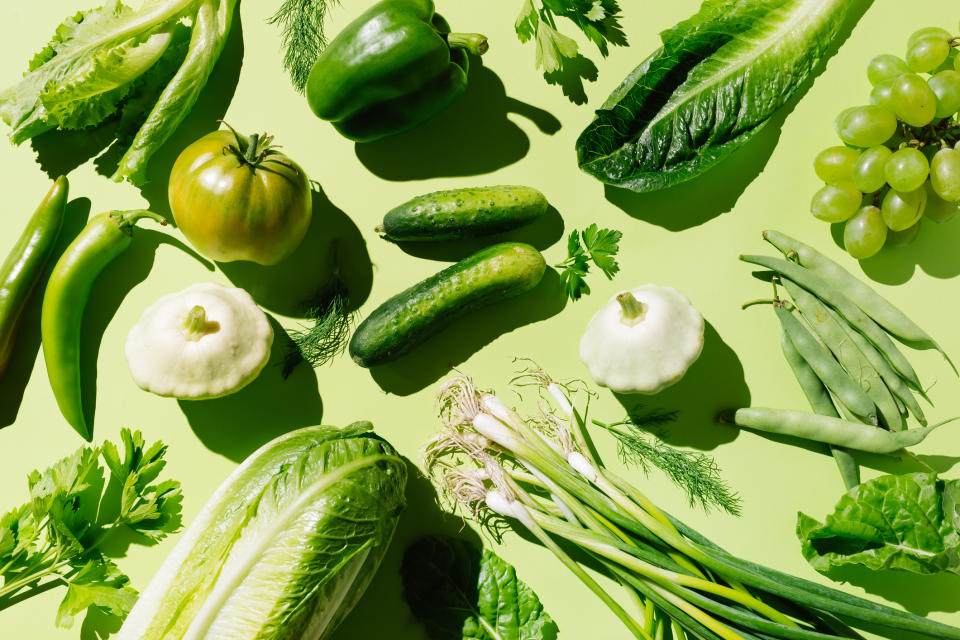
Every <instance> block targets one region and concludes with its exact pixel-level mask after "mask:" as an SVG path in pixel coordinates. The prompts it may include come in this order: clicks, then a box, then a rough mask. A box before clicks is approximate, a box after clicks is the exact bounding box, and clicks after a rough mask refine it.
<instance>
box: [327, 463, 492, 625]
mask: <svg viewBox="0 0 960 640" xmlns="http://www.w3.org/2000/svg"><path fill="white" fill-rule="evenodd" d="M407 471H408V473H409V474H410V476H409V479H408V480H407V490H406V498H407V506H406V509H405V510H404V512H403V514H402V515H401V516H400V522H399V524H398V525H397V531H396V533H395V534H394V536H393V541H392V542H391V544H390V549H389V550H388V551H387V554H386V556H385V557H384V559H383V562H382V563H381V565H380V568H379V570H378V571H377V574H376V577H375V578H374V579H373V582H371V583H370V587H369V588H368V589H367V591H366V593H364V595H363V597H362V598H361V599H360V601H359V602H358V603H357V606H356V607H355V608H354V610H353V611H352V612H351V613H350V614H349V615H348V616H347V618H346V619H345V620H344V621H343V624H342V625H341V626H340V627H339V628H338V629H337V630H336V631H335V632H334V634H333V636H332V640H366V639H367V638H380V637H382V636H383V632H384V621H385V620H389V621H390V622H389V626H390V634H389V635H390V638H392V639H395V640H426V638H427V635H426V632H425V631H424V628H423V626H422V625H421V624H420V623H419V622H418V621H417V620H416V619H415V618H414V617H413V614H412V613H411V612H410V609H409V607H408V606H407V604H406V601H405V600H404V597H403V582H402V579H401V574H400V567H401V565H402V564H403V554H404V552H405V551H406V550H407V547H409V546H410V544H411V543H413V542H414V541H416V540H419V539H420V538H421V537H423V536H426V535H446V536H452V537H455V538H460V539H463V540H468V541H470V542H473V543H475V544H477V545H481V546H482V544H483V543H482V541H481V540H480V537H479V536H478V535H477V534H476V532H474V531H473V529H470V528H469V527H467V526H466V524H464V522H463V520H462V519H461V518H460V517H458V516H455V515H452V514H449V513H446V512H445V511H443V510H442V509H441V508H440V506H439V505H438V504H437V494H436V492H435V491H434V488H433V485H432V484H431V483H430V480H428V479H427V478H426V477H424V476H423V475H422V474H421V473H420V471H419V470H418V469H417V468H416V466H415V465H414V464H413V463H412V462H410V461H409V460H407Z"/></svg>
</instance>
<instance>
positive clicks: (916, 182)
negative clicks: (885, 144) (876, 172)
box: [883, 147, 930, 191]
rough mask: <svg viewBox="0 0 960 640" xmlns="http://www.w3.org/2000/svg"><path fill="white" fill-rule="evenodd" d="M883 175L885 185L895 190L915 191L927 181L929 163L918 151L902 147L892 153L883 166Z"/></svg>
mask: <svg viewBox="0 0 960 640" xmlns="http://www.w3.org/2000/svg"><path fill="white" fill-rule="evenodd" d="M883 174H884V175H885V176H886V178H887V184H889V185H890V186H891V187H893V188H894V189H895V190H897V191H915V190H916V189H919V188H920V187H922V186H923V183H924V182H926V181H927V176H928V175H930V163H929V162H928V161H927V157H926V156H925V155H923V153H921V152H920V151H919V150H917V149H914V148H913V147H904V148H903V149H900V150H898V151H894V152H893V154H892V155H891V156H890V158H889V159H888V160H887V162H886V164H884V165H883Z"/></svg>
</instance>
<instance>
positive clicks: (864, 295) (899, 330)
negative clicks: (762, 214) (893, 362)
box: [763, 231, 950, 361]
mask: <svg viewBox="0 0 960 640" xmlns="http://www.w3.org/2000/svg"><path fill="white" fill-rule="evenodd" d="M763 239H764V240H766V241H767V242H769V243H770V244H772V245H773V246H774V247H776V248H777V249H779V250H780V251H781V252H782V253H783V254H784V255H795V256H796V257H797V260H798V261H799V263H800V264H801V265H802V266H804V267H806V268H807V269H810V270H811V271H813V272H815V273H817V274H819V275H820V276H821V277H822V278H823V279H824V280H826V281H827V282H828V283H830V284H831V285H832V286H833V287H835V288H836V289H838V290H840V291H843V293H844V294H845V295H846V296H847V297H848V298H850V300H852V301H853V302H854V304H856V305H857V306H858V307H860V309H861V310H863V312H864V313H866V314H867V315H868V316H870V317H871V318H873V320H874V321H875V322H876V323H877V324H879V325H880V326H882V327H883V328H884V329H886V330H887V331H889V332H890V333H891V334H893V335H894V336H896V337H897V338H899V339H900V340H902V341H904V342H907V343H910V344H911V345H912V346H917V347H923V348H928V349H929V348H932V349H936V350H937V351H939V352H940V353H942V354H943V356H944V357H945V358H947V360H948V361H949V360H950V359H949V357H948V356H947V354H946V353H944V351H943V349H941V348H940V345H939V344H937V342H936V340H934V339H933V338H932V337H931V336H930V334H928V333H927V332H926V331H924V330H923V329H921V328H920V327H919V326H918V325H917V324H916V323H915V322H914V321H913V320H911V319H910V318H909V317H907V315H906V314H905V313H904V312H903V311H901V310H900V309H898V308H897V307H895V306H894V305H893V304H892V303H891V302H890V301H889V300H887V299H886V298H884V297H883V296H881V295H880V294H879V293H877V292H876V291H874V290H873V289H872V288H871V287H870V286H868V285H867V284H866V283H864V282H863V281H861V280H860V279H858V278H856V277H855V276H854V275H853V274H851V273H850V272H849V271H847V270H846V269H844V268H843V267H841V266H840V265H839V264H837V263H836V262H834V261H833V260H831V259H830V258H828V257H827V256H825V255H823V254H822V253H820V252H819V251H817V250H816V249H814V248H813V247H811V246H809V245H807V244H804V243H803V242H800V241H799V240H796V239H794V238H791V237H790V236H788V235H786V234H785V233H780V232H779V231H764V232H763Z"/></svg>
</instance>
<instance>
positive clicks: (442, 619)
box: [401, 537, 557, 640]
mask: <svg viewBox="0 0 960 640" xmlns="http://www.w3.org/2000/svg"><path fill="white" fill-rule="evenodd" d="M401 573H402V574H403V594H404V597H405V598H406V600H407V603H408V604H409V605H410V609H411V610H412V611H413V614H414V615H415V616H416V617H417V618H418V619H419V620H420V621H421V622H422V623H423V625H424V627H425V628H426V630H427V635H428V636H429V637H430V639H431V640H544V639H546V638H556V635H557V630H556V625H555V624H554V622H553V620H551V618H550V616H549V615H548V614H547V612H546V611H544V610H543V605H542V604H540V600H539V598H537V594H535V593H534V592H533V590H532V589H530V587H528V586H527V585H525V584H524V583H523V582H521V581H520V579H519V578H517V573H516V571H515V570H514V568H513V567H511V566H510V565H509V564H507V563H506V562H504V561H503V559H501V558H500V557H499V556H497V555H496V554H495V553H493V552H492V551H489V550H487V549H481V548H480V547H478V546H476V545H475V544H473V543H471V542H468V541H466V540H459V539H456V538H447V537H427V538H423V539H421V540H418V541H417V542H415V543H413V544H412V545H410V547H409V548H408V549H407V551H406V553H405V554H404V557H403V566H402V568H401Z"/></svg>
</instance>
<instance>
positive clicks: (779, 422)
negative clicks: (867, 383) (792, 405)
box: [720, 407, 943, 453]
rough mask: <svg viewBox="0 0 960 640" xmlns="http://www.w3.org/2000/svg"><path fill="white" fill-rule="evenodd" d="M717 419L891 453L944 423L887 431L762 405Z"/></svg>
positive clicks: (817, 440) (867, 450)
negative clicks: (906, 429)
mask: <svg viewBox="0 0 960 640" xmlns="http://www.w3.org/2000/svg"><path fill="white" fill-rule="evenodd" d="M720 420H721V421H724V422H732V423H733V424H736V425H737V426H739V427H746V428H747V429H755V430H757V431H765V432H767V433H778V434H780V435H785V436H793V437H795V438H803V439H805V440H814V441H816V442H825V443H827V444H832V445H836V446H839V447H846V448H848V449H856V450H857V451H866V452H868V453H894V452H897V451H900V450H901V449H904V448H906V447H911V446H913V445H915V444H919V443H920V442H922V441H923V440H924V438H926V437H927V436H928V435H929V434H930V432H931V431H933V430H934V429H936V428H938V427H940V426H942V425H943V423H941V424H937V425H933V426H930V427H921V428H919V429H910V430H909V431H886V430H884V429H878V428H876V427H871V426H870V425H866V424H862V423H859V422H850V421H847V420H840V419H839V418H832V417H829V416H820V415H817V414H815V413H805V412H803V411H787V410H784V409H767V408H764V407H750V408H748V409H737V410H736V411H733V412H726V413H723V414H721V415H720Z"/></svg>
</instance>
